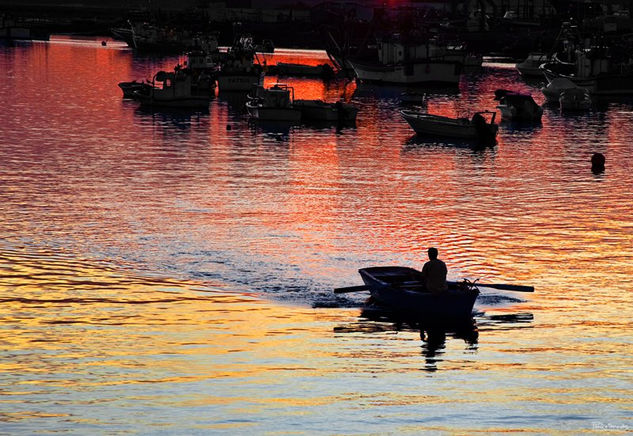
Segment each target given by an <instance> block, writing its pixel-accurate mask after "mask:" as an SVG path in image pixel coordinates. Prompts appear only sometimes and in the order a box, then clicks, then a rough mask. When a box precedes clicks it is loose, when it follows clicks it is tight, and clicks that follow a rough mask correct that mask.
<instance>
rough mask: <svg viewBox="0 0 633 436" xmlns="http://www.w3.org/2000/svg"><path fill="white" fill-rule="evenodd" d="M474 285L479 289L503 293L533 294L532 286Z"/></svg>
mask: <svg viewBox="0 0 633 436" xmlns="http://www.w3.org/2000/svg"><path fill="white" fill-rule="evenodd" d="M476 285H477V286H478V287H480V288H493V289H501V290H503V291H514V292H534V286H521V285H507V284H504V283H492V284H486V283H477V284H476Z"/></svg>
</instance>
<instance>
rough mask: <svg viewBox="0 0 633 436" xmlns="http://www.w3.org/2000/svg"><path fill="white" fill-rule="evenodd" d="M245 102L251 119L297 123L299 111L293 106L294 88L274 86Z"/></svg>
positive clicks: (281, 85) (280, 85)
mask: <svg viewBox="0 0 633 436" xmlns="http://www.w3.org/2000/svg"><path fill="white" fill-rule="evenodd" d="M259 94H260V96H261V97H257V98H251V99H249V101H248V102H246V109H247V110H248V113H249V115H250V116H251V117H253V118H255V119H257V120H261V121H299V120H301V110H300V109H299V108H297V107H295V106H294V88H292V87H291V86H288V85H284V84H276V85H273V86H272V87H270V88H268V89H265V90H264V91H263V92H260V93H259Z"/></svg>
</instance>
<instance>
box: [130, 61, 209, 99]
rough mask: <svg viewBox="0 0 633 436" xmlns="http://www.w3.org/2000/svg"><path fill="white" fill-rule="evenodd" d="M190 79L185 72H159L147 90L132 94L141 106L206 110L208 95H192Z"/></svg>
mask: <svg viewBox="0 0 633 436" xmlns="http://www.w3.org/2000/svg"><path fill="white" fill-rule="evenodd" d="M191 80H192V78H191V75H190V74H188V73H187V72H185V71H180V70H176V71H174V72H166V71H159V72H158V73H156V74H155V75H154V77H153V78H152V83H151V86H150V87H149V88H144V89H142V90H140V91H135V92H134V97H135V98H136V99H137V100H139V101H140V102H141V105H143V106H153V107H172V108H208V107H209V102H210V97H209V96H208V95H194V94H193V93H192V82H191Z"/></svg>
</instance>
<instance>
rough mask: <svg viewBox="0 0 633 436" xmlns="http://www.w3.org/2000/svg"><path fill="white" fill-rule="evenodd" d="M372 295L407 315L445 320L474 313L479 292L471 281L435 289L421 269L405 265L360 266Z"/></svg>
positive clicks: (383, 303)
mask: <svg viewBox="0 0 633 436" xmlns="http://www.w3.org/2000/svg"><path fill="white" fill-rule="evenodd" d="M358 272H359V273H360V276H361V278H362V279H363V282H364V283H365V285H366V286H367V288H368V290H369V292H370V293H371V296H372V298H373V299H374V300H375V301H376V302H378V303H380V304H381V305H384V306H386V307H388V308H390V309H391V310H394V311H396V312H399V313H403V314H405V315H413V316H416V317H421V318H426V319H428V318H432V319H442V320H455V319H464V318H468V317H470V316H471V313H472V310H473V306H474V304H475V300H476V299H477V296H478V295H479V290H478V289H477V287H476V286H474V285H473V284H471V283H469V282H466V281H464V282H448V290H447V291H445V292H442V293H437V294H436V293H432V292H427V291H425V290H424V285H423V282H422V280H421V273H420V272H419V271H418V270H416V269H413V268H409V267H402V266H381V267H371V268H362V269H360V270H358Z"/></svg>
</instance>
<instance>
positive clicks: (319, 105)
mask: <svg viewBox="0 0 633 436" xmlns="http://www.w3.org/2000/svg"><path fill="white" fill-rule="evenodd" d="M294 106H295V107H296V108H297V109H299V110H300V111H301V119H302V120H303V121H317V122H318V121H329V122H341V123H353V122H355V121H356V115H357V114H358V108H357V107H356V106H354V105H351V104H349V103H344V102H342V101H337V102H336V103H326V102H324V101H323V100H295V102H294Z"/></svg>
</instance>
